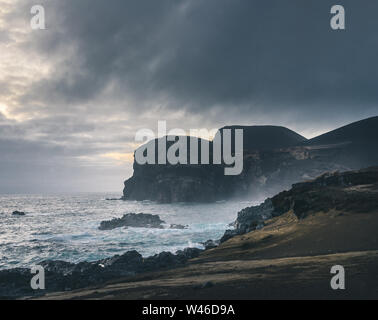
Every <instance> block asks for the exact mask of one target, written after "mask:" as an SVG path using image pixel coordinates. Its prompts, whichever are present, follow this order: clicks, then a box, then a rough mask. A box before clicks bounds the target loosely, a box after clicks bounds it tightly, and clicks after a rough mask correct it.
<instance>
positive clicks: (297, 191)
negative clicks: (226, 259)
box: [220, 167, 378, 242]
mask: <svg viewBox="0 0 378 320" xmlns="http://www.w3.org/2000/svg"><path fill="white" fill-rule="evenodd" d="M377 208H378V167H371V168H367V169H362V170H357V171H349V172H343V173H340V172H334V173H326V174H323V175H322V176H320V177H318V178H316V179H314V180H311V181H307V182H303V183H297V184H294V185H293V186H292V188H291V189H290V190H289V191H283V192H280V193H279V194H277V195H276V196H274V197H272V198H270V199H267V200H266V201H265V202H264V203H262V204H261V205H259V206H253V207H249V208H245V209H243V210H241V211H240V212H239V213H238V216H237V219H236V221H235V222H234V223H233V226H234V229H231V230H227V231H226V232H225V234H224V235H223V237H222V238H221V240H220V242H225V241H227V240H228V239H230V238H232V237H234V236H236V235H241V234H245V233H248V232H251V231H253V230H257V229H260V228H262V227H264V224H265V221H266V220H268V219H270V218H273V217H277V216H281V215H283V214H285V213H287V212H289V211H290V210H292V211H293V213H294V214H295V215H296V216H297V218H298V219H304V218H306V217H307V216H309V215H311V214H313V213H318V212H328V211H330V210H335V211H340V212H341V213H342V212H360V213H364V212H371V211H373V210H376V209H377Z"/></svg>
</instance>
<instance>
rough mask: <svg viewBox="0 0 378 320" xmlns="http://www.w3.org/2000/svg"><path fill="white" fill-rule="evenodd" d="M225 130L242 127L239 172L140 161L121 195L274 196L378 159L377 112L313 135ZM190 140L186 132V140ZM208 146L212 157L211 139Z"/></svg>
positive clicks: (165, 198)
mask: <svg viewBox="0 0 378 320" xmlns="http://www.w3.org/2000/svg"><path fill="white" fill-rule="evenodd" d="M224 129H232V130H234V129H243V130H244V142H243V145H244V154H243V171H242V173H241V174H240V175H237V176H225V175H224V168H225V164H221V165H217V164H213V163H212V162H211V161H210V164H209V165H201V164H199V165H169V164H166V165H139V164H138V163H136V162H134V174H133V176H132V177H131V178H130V179H128V180H127V181H125V188H124V191H123V194H124V196H123V199H124V200H152V201H157V202H164V203H170V202H212V201H217V200H224V199H229V198H233V197H251V196H256V195H261V196H266V195H268V196H273V195H274V194H276V193H277V192H279V191H280V190H282V189H286V188H290V186H291V185H292V184H293V183H296V182H299V181H305V180H308V179H313V178H316V177H317V176H319V175H321V174H323V173H325V172H330V171H349V170H357V169H360V168H363V167H368V166H373V165H376V164H378V140H377V139H376V138H375V137H377V136H378V117H374V118H370V119H366V120H363V121H359V122H356V123H353V124H350V125H348V126H345V127H343V128H340V129H337V130H334V131H331V132H329V133H327V134H324V135H322V136H319V137H316V138H314V139H311V140H307V139H305V138H304V137H302V136H300V135H298V134H297V133H295V132H293V131H291V130H289V129H286V128H283V127H274V126H252V127H241V126H231V127H224V128H222V129H220V132H222V131H223V130H224ZM162 139H164V138H162ZM190 139H191V138H189V137H188V141H189V140H190ZM200 145H201V143H200ZM167 146H169V143H168V145H167ZM209 146H210V147H209V148H210V159H212V142H211V141H210V143H209ZM199 151H200V152H201V151H202V150H201V149H200V150H199ZM188 157H190V150H188Z"/></svg>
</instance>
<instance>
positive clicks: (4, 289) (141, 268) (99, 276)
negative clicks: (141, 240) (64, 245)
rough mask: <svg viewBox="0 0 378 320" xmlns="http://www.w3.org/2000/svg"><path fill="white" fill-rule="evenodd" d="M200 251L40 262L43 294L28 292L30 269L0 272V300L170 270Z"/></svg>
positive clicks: (29, 289)
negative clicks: (80, 260) (42, 276)
mask: <svg viewBox="0 0 378 320" xmlns="http://www.w3.org/2000/svg"><path fill="white" fill-rule="evenodd" d="M200 252H201V250H200V249H196V248H187V249H185V250H182V251H177V252H176V254H172V253H170V252H162V253H159V254H156V255H154V256H151V257H148V258H143V257H142V256H141V255H140V254H139V253H138V252H137V251H129V252H126V253H125V254H123V255H116V256H114V257H112V258H108V259H103V260H99V261H95V262H81V263H78V264H73V263H69V262H64V261H43V262H41V263H39V265H41V266H42V267H44V269H45V277H46V278H45V284H46V290H43V291H41V290H39V291H35V290H32V289H31V288H30V279H31V277H32V275H31V273H30V269H25V268H17V269H11V270H2V271H0V283H1V286H0V298H6V299H14V298H18V297H22V296H35V295H43V294H46V293H49V292H56V291H69V290H74V289H78V288H84V287H88V286H92V285H99V284H101V283H104V282H106V281H109V280H112V279H119V278H121V277H131V276H134V275H136V274H140V273H144V272H151V271H157V270H164V269H170V268H174V267H178V266H182V265H184V264H185V263H186V262H187V261H188V260H189V259H192V258H196V257H198V255H199V254H200Z"/></svg>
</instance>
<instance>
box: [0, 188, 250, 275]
mask: <svg viewBox="0 0 378 320" xmlns="http://www.w3.org/2000/svg"><path fill="white" fill-rule="evenodd" d="M119 197H120V195H119V194H111V193H88V194H85V193H81V194H72V195H68V194H67V195H0V270H2V269H10V268H16V267H30V266H32V265H34V264H38V263H39V262H41V261H43V260H63V261H68V262H74V263H78V262H81V261H95V260H99V259H103V258H108V257H111V256H114V255H116V254H123V253H125V252H127V251H130V250H137V251H138V252H139V253H141V254H142V255H143V256H145V257H147V256H151V255H154V254H156V253H160V252H162V251H170V252H173V253H174V252H176V251H177V250H181V249H184V248H187V247H197V248H203V246H202V244H201V243H202V242H205V241H206V240H209V239H214V240H215V239H219V238H220V237H221V236H222V235H223V233H224V231H225V230H226V229H227V228H229V227H228V224H229V223H231V222H233V221H234V220H235V219H236V216H237V212H238V211H239V210H241V209H243V208H245V207H248V206H251V205H256V204H257V201H251V202H248V201H220V202H216V203H211V204H189V203H178V204H157V203H154V202H151V201H141V202H138V201H109V200H106V199H107V198H119ZM15 210H19V211H23V212H25V213H26V215H25V216H12V212H13V211H15ZM127 213H150V214H157V215H159V216H160V218H161V219H162V220H164V221H165V222H166V223H167V225H168V226H169V224H182V225H188V226H189V228H188V229H185V230H173V229H148V228H118V229H114V230H109V231H100V230H98V227H99V225H100V222H101V221H103V220H111V219H113V218H120V217H122V216H123V215H124V214H127ZM168 226H167V227H168Z"/></svg>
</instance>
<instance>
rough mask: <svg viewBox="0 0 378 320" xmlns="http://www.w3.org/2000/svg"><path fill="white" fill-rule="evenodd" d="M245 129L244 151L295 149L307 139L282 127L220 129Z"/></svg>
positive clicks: (231, 127)
mask: <svg viewBox="0 0 378 320" xmlns="http://www.w3.org/2000/svg"><path fill="white" fill-rule="evenodd" d="M224 129H243V135H244V150H272V149H280V148H287V147H293V146H296V145H298V144H301V143H303V142H305V141H307V139H306V138H305V137H303V136H301V135H300V134H298V133H296V132H294V131H293V130H290V129H288V128H285V127H281V126H225V127H223V128H221V129H220V131H222V130H224Z"/></svg>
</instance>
